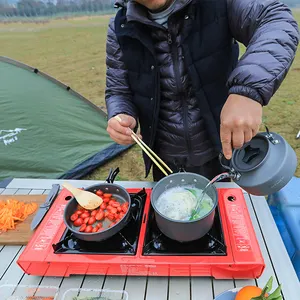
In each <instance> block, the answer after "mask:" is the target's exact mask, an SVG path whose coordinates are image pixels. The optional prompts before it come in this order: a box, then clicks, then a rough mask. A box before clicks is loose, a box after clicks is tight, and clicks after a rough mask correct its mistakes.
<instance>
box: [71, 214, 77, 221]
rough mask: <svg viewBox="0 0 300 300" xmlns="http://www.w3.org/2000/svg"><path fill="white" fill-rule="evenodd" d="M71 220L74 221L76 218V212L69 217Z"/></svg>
mask: <svg viewBox="0 0 300 300" xmlns="http://www.w3.org/2000/svg"><path fill="white" fill-rule="evenodd" d="M70 219H71V221H73V222H74V221H76V220H77V219H78V215H77V214H73V215H72V216H71V217H70Z"/></svg>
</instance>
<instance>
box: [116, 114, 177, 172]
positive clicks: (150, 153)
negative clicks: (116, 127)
mask: <svg viewBox="0 0 300 300" xmlns="http://www.w3.org/2000/svg"><path fill="white" fill-rule="evenodd" d="M115 118H116V119H117V120H118V121H119V122H121V121H122V120H121V118H120V117H119V116H115ZM130 130H131V129H130ZM131 137H132V139H133V140H134V141H135V142H136V143H137V144H138V145H139V146H140V148H141V149H142V150H143V151H144V152H145V153H146V154H147V155H148V157H149V158H150V159H151V160H152V161H153V162H154V163H155V164H156V166H157V167H158V168H159V169H160V170H161V171H162V172H163V173H164V174H165V175H166V176H168V173H167V171H166V170H164V169H163V167H162V166H161V165H160V164H159V163H158V161H159V162H160V163H161V164H162V165H163V166H164V167H165V168H166V169H167V170H168V171H169V172H170V173H171V174H172V173H173V171H172V170H171V169H170V168H169V167H168V165H167V164H166V163H165V162H164V161H163V160H162V159H161V158H160V157H159V156H158V155H157V154H156V153H155V152H154V151H152V149H150V147H148V146H147V145H146V144H145V143H144V142H143V140H142V139H140V137H139V136H138V135H137V134H136V133H135V132H134V131H133V130H131ZM153 156H154V157H155V158H154V157H153ZM157 160H158V161H157Z"/></svg>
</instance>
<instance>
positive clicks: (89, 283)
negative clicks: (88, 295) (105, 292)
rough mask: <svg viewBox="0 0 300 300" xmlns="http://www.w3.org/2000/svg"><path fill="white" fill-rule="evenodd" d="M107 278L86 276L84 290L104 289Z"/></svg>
mask: <svg viewBox="0 0 300 300" xmlns="http://www.w3.org/2000/svg"><path fill="white" fill-rule="evenodd" d="M104 279H105V276H94V275H93V276H89V275H87V276H85V277H84V280H83V284H82V288H83V289H102V286H103V283H104Z"/></svg>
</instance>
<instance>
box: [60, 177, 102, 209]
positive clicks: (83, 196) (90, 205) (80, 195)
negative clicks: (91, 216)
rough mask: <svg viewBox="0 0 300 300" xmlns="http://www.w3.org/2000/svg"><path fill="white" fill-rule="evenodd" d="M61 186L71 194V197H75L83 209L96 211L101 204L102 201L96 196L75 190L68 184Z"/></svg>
mask: <svg viewBox="0 0 300 300" xmlns="http://www.w3.org/2000/svg"><path fill="white" fill-rule="evenodd" d="M62 186H63V187H64V188H66V189H67V190H69V191H70V192H71V193H72V194H73V196H74V197H75V199H76V201H77V202H78V203H79V205H80V206H82V207H83V208H85V209H88V210H93V209H96V208H98V207H99V206H100V205H101V204H102V202H103V199H102V198H101V197H99V196H97V195H96V194H94V193H91V192H88V191H83V190H81V189H78V188H75V187H74V186H72V185H71V184H70V183H68V182H64V183H63V184H62Z"/></svg>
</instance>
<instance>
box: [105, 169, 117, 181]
mask: <svg viewBox="0 0 300 300" xmlns="http://www.w3.org/2000/svg"><path fill="white" fill-rule="evenodd" d="M119 172H120V169H119V167H118V168H116V169H114V170H113V169H112V168H111V169H110V170H109V174H108V176H107V178H106V182H107V183H113V182H114V180H115V179H116V177H117V175H118V174H119Z"/></svg>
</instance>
